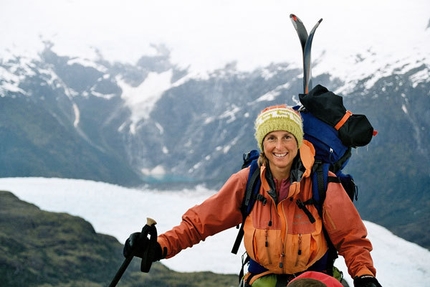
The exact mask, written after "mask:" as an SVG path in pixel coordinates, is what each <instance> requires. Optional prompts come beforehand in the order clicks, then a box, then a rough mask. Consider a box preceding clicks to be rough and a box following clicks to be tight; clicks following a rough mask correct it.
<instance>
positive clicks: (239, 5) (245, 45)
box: [0, 0, 430, 70]
mask: <svg viewBox="0 0 430 287" xmlns="http://www.w3.org/2000/svg"><path fill="white" fill-rule="evenodd" d="M429 3H430V2H429V1H428V0H391V1H390V0H378V1H374V0H362V1H341V0H325V1H321V0H307V1H297V0H296V1H286V0H283V1H281V0H261V1H257V0H181V1H179V0H38V1H33V0H2V1H1V2H0V39H1V42H0V47H1V49H0V50H3V52H4V51H5V48H8V49H9V51H14V52H15V53H16V52H18V51H19V52H20V53H21V51H23V50H25V51H26V53H35V52H37V51H38V49H40V47H41V46H42V44H41V42H42V41H43V40H49V41H52V42H53V43H54V50H55V51H57V52H59V53H64V54H67V55H71V56H74V55H76V56H88V55H90V53H89V51H91V49H90V47H93V48H94V47H96V48H97V49H99V50H100V51H101V54H102V56H103V57H105V58H106V59H108V60H119V61H127V62H131V63H134V62H135V61H136V60H137V59H138V58H139V57H140V56H142V55H143V54H149V53H152V52H153V49H151V48H150V44H160V43H164V44H166V45H167V47H168V48H169V49H171V51H172V54H171V56H172V61H173V62H174V63H178V64H180V65H181V66H188V65H192V67H193V68H194V69H196V70H199V69H213V68H216V67H220V66H223V65H224V64H225V63H227V62H230V61H238V63H239V68H244V69H248V68H252V67H255V66H258V65H267V64H269V63H270V62H273V61H274V62H280V61H289V60H294V61H297V62H299V61H300V60H301V50H300V44H299V40H298V38H297V35H296V34H295V31H294V28H293V25H292V24H291V21H290V19H289V14H291V13H294V14H296V15H298V16H299V17H300V18H301V19H302V20H303V22H304V23H305V25H306V26H307V28H308V30H310V29H311V28H312V26H313V25H314V24H315V23H316V22H317V20H319V19H320V18H323V19H324V20H323V22H322V23H321V25H320V27H319V28H318V31H317V34H316V36H315V38H314V48H315V51H316V53H318V51H321V50H326V52H327V53H333V54H335V53H336V54H337V53H339V52H341V51H348V52H351V51H352V50H354V49H362V48H363V47H366V46H367V45H370V44H375V45H376V44H378V45H380V46H384V47H386V48H387V49H393V48H395V47H396V46H398V47H404V46H405V45H406V44H408V43H409V42H411V41H412V42H416V41H417V40H416V39H415V38H414V34H416V33H414V31H416V30H417V29H418V30H420V31H423V30H425V29H426V27H427V25H428V21H429V18H430V15H429V13H428V12H429V11H430V4H429ZM396 43H397V44H396ZM398 47H397V48H398ZM1 53H2V52H0V55H1Z"/></svg>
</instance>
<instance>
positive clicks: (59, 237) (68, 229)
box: [0, 191, 237, 287]
mask: <svg viewBox="0 0 430 287" xmlns="http://www.w3.org/2000/svg"><path fill="white" fill-rule="evenodd" d="M0 199H1V200H0V215H1V216H0V242H1V246H2V248H1V251H0V254H1V256H0V277H1V279H2V280H1V281H2V286H5V287H14V286H28V287H30V286H94V287H95V286H108V285H109V283H110V282H111V280H112V279H113V278H114V276H115V274H116V272H117V270H118V269H119V267H120V266H121V264H122V261H123V257H122V244H120V243H119V242H118V241H117V240H116V239H115V238H113V237H111V236H108V235H104V234H98V233H96V232H95V231H94V228H93V227H92V226H91V224H89V223H88V222H87V221H85V220H83V219H82V218H79V217H74V216H71V215H69V214H66V213H51V212H46V211H43V210H40V209H39V208H38V207H36V206H34V205H32V204H29V203H27V202H24V201H21V200H19V199H18V198H17V197H16V196H15V195H13V194H12V193H10V192H6V191H0ZM185 282H186V286H195V287H198V286H219V285H222V286H235V285H236V282H237V276H236V275H216V274H213V273H211V272H193V273H178V272H174V271H172V270H169V269H168V268H166V267H165V266H163V265H162V264H160V263H154V264H153V266H152V269H151V273H149V274H144V273H141V272H140V261H139V260H138V259H134V260H133V261H132V263H131V264H130V266H129V267H128V268H127V270H126V272H125V273H124V275H123V276H122V277H121V280H120V282H119V284H118V286H142V284H143V285H150V286H185V285H184V284H185Z"/></svg>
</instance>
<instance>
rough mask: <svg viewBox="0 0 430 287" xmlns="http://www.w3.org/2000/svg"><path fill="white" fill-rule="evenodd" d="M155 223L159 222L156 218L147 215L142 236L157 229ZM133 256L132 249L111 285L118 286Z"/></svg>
mask: <svg viewBox="0 0 430 287" xmlns="http://www.w3.org/2000/svg"><path fill="white" fill-rule="evenodd" d="M155 224H157V222H156V221H155V220H154V219H152V218H150V217H147V218H146V225H145V226H144V227H143V228H142V232H141V236H148V233H150V232H151V229H153V230H155ZM155 232H156V231H155ZM152 233H153V231H152ZM151 237H152V235H151ZM133 257H134V252H133V251H132V252H131V254H130V255H128V256H127V257H126V258H125V259H124V262H123V263H122V265H121V267H120V268H119V269H118V271H117V273H116V274H115V277H114V278H113V280H112V282H111V283H110V284H109V287H115V286H116V284H117V283H118V282H119V280H120V279H121V277H122V275H123V274H124V272H125V270H126V269H127V267H128V265H129V264H130V262H131V261H132V260H133Z"/></svg>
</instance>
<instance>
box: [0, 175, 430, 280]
mask: <svg viewBox="0 0 430 287" xmlns="http://www.w3.org/2000/svg"><path fill="white" fill-rule="evenodd" d="M0 189H1V190H8V191H11V192H12V193H14V194H15V195H16V196H18V197H19V198H20V199H21V200H24V201H28V202H30V203H33V204H36V205H37V206H39V207H40V208H41V209H43V210H47V211H52V212H67V213H70V214H71V215H75V216H80V217H83V218H84V219H86V220H88V221H89V222H90V223H91V224H92V225H93V226H94V228H95V230H96V232H98V233H104V234H108V235H113V236H114V237H116V238H117V239H118V240H119V241H120V242H124V241H125V240H126V239H127V237H128V235H129V234H130V233H132V232H135V231H138V230H140V229H141V227H142V226H143V225H144V224H145V223H146V217H151V218H154V219H155V220H156V221H157V229H158V232H159V233H160V232H163V231H166V230H168V229H170V228H171V227H173V226H174V225H176V224H178V223H179V221H180V218H181V215H182V213H184V212H185V211H186V210H187V209H188V208H189V207H191V206H192V205H194V204H198V203H200V202H202V201H203V200H204V199H206V198H207V197H208V196H210V195H211V194H213V193H214V192H215V191H211V190H208V189H205V188H202V187H197V188H195V189H193V190H181V191H164V192H154V191H152V190H145V189H128V188H124V187H120V186H116V185H111V184H106V183H101V182H94V181H85V180H70V179H55V178H52V179H46V178H3V179H0ZM166 210H168V211H169V212H168V213H166V212H165V211H166ZM365 223H366V226H367V228H368V232H369V238H370V240H371V241H372V243H373V247H374V250H373V252H372V255H373V259H374V261H375V266H376V268H377V272H378V275H377V276H378V278H379V281H380V282H381V284H382V286H417V287H425V286H427V285H428V284H427V282H428V281H429V280H430V270H429V268H428V261H429V260H430V251H428V250H426V249H424V248H422V247H420V246H418V245H416V244H413V243H410V242H407V241H405V240H403V239H401V238H399V237H397V236H395V235H393V234H392V233H391V232H389V231H388V230H387V229H385V228H383V227H381V226H378V225H376V224H373V223H371V222H365ZM236 234H237V230H236V229H234V228H233V229H229V230H226V231H224V232H222V233H220V234H217V235H215V236H213V237H210V238H207V239H206V241H204V242H201V243H200V244H198V245H195V246H193V248H190V249H187V250H184V251H182V252H181V253H180V254H178V255H177V256H176V257H174V258H171V259H168V260H163V261H162V263H163V264H165V265H166V266H168V267H169V268H171V269H173V270H176V271H181V272H191V271H213V272H217V273H226V274H237V272H238V271H239V269H240V266H241V259H240V254H241V253H242V252H243V249H241V250H239V253H238V255H233V254H232V253H230V250H231V247H232V245H233V242H234V239H235V238H236ZM184 262H186V264H184ZM336 262H337V263H336V266H338V267H339V268H341V270H342V271H343V272H344V274H345V279H346V280H347V281H348V282H349V284H350V286H353V285H352V281H351V279H350V278H349V276H348V273H347V271H346V267H345V265H344V262H343V260H342V259H338V260H337V261H336Z"/></svg>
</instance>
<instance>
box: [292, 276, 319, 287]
mask: <svg viewBox="0 0 430 287" xmlns="http://www.w3.org/2000/svg"><path fill="white" fill-rule="evenodd" d="M287 287H327V285H325V284H324V283H322V282H321V281H318V280H316V279H311V278H300V279H296V280H294V281H291V282H290V283H288V285H287Z"/></svg>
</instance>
